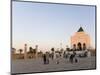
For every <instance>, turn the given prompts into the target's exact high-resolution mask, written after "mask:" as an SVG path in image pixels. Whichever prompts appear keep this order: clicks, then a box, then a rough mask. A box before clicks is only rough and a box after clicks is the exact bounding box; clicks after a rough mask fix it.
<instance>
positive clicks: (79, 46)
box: [77, 42, 82, 50]
mask: <svg viewBox="0 0 100 75" xmlns="http://www.w3.org/2000/svg"><path fill="white" fill-rule="evenodd" d="M77 48H78V50H82V46H81V43H80V42H78V44H77Z"/></svg>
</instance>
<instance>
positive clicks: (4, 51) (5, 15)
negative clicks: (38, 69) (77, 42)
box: [0, 0, 100, 75]
mask: <svg viewBox="0 0 100 75" xmlns="http://www.w3.org/2000/svg"><path fill="white" fill-rule="evenodd" d="M28 1H29V0H28ZM30 1H32V0H30ZM35 1H44V2H57V3H71V4H90V5H91V4H92V5H94V4H95V5H97V19H98V20H97V25H98V26H97V32H98V34H97V36H98V37H97V38H98V42H97V43H98V47H97V57H98V58H97V65H98V66H97V70H88V71H70V72H55V73H42V74H40V73H38V74H34V75H52V74H53V75H57V74H58V75H73V74H74V75H76V74H77V75H85V74H87V75H96V74H97V75H98V73H100V64H99V63H100V58H99V57H100V46H99V45H100V42H99V41H100V39H99V38H100V33H99V32H100V29H99V28H100V21H99V20H100V2H99V1H100V0H35ZM8 74H10V0H0V75H8ZM28 75H30V74H28Z"/></svg>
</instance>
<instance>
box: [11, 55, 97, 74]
mask: <svg viewBox="0 0 100 75" xmlns="http://www.w3.org/2000/svg"><path fill="white" fill-rule="evenodd" d="M78 60H79V61H78V63H73V64H72V63H70V62H69V60H68V59H64V58H61V59H60V63H59V64H56V59H55V60H50V62H49V64H43V60H42V59H27V60H23V59H22V60H21V59H20V60H13V61H12V73H29V72H33V73H34V72H47V71H62V70H66V71H67V70H79V69H82V70H84V69H95V67H96V65H95V57H86V58H78Z"/></svg>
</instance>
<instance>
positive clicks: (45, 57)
mask: <svg viewBox="0 0 100 75" xmlns="http://www.w3.org/2000/svg"><path fill="white" fill-rule="evenodd" d="M50 58H51V59H52V60H53V59H56V64H59V63H60V59H61V58H65V59H69V62H70V63H77V62H78V58H77V55H76V52H73V53H72V54H70V55H67V54H65V53H63V56H61V54H60V53H56V58H54V54H49V53H45V54H43V63H44V64H49V61H50Z"/></svg>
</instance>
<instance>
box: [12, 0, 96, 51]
mask: <svg viewBox="0 0 100 75" xmlns="http://www.w3.org/2000/svg"><path fill="white" fill-rule="evenodd" d="M12 24H13V25H12V29H13V30H12V31H13V32H12V35H13V37H12V38H13V47H15V48H16V49H19V48H22V49H23V48H24V47H23V46H24V44H25V43H27V44H28V47H29V46H32V47H33V48H34V47H35V45H39V49H40V50H43V51H44V50H50V49H51V47H55V48H60V43H62V47H64V48H65V46H66V45H69V46H70V37H71V36H72V35H74V33H75V32H77V30H78V29H79V28H80V26H82V27H83V29H84V31H85V32H86V33H88V34H89V35H90V37H91V39H92V44H93V45H94V44H95V7H94V6H76V5H60V4H45V3H31V2H15V1H14V2H13V3H12Z"/></svg>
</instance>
